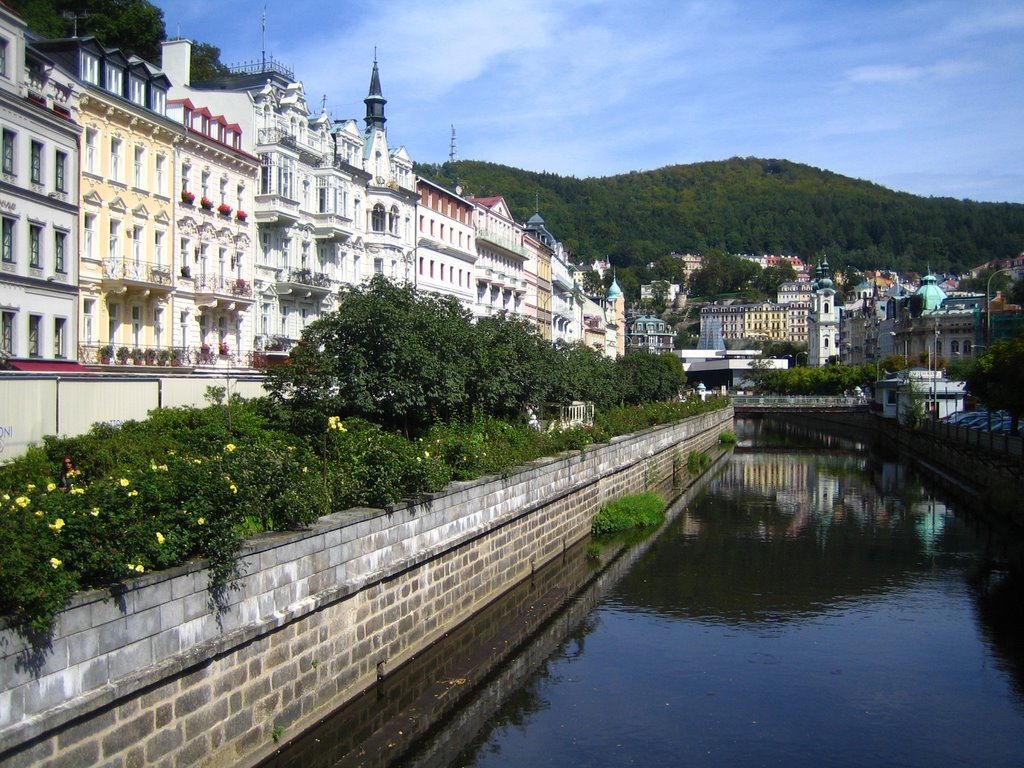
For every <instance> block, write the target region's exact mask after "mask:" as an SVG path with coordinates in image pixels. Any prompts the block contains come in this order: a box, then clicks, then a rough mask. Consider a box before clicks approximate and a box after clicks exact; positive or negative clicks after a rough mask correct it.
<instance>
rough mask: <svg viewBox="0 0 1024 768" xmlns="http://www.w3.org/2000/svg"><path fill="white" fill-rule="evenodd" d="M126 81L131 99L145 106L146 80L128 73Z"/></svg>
mask: <svg viewBox="0 0 1024 768" xmlns="http://www.w3.org/2000/svg"><path fill="white" fill-rule="evenodd" d="M128 82H129V83H130V86H129V87H130V88H131V100H132V101H133V102H135V103H136V104H138V105H139V106H140V107H144V106H146V81H145V80H143V79H142V78H139V77H135V75H130V76H129V78H128Z"/></svg>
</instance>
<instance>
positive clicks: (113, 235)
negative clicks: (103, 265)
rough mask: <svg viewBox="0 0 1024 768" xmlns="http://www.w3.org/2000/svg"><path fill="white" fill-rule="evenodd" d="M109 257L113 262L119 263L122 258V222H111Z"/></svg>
mask: <svg viewBox="0 0 1024 768" xmlns="http://www.w3.org/2000/svg"><path fill="white" fill-rule="evenodd" d="M108 255H109V257H110V260H111V261H112V262H117V261H118V259H119V257H120V256H121V222H119V221H112V222H110V242H109V254H108Z"/></svg>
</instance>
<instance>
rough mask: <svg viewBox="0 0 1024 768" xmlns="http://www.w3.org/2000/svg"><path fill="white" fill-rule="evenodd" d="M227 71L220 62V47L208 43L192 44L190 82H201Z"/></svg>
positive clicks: (227, 72)
mask: <svg viewBox="0 0 1024 768" xmlns="http://www.w3.org/2000/svg"><path fill="white" fill-rule="evenodd" d="M229 73H230V70H229V69H228V68H227V67H226V66H224V65H223V64H221V61H220V48H218V47H217V46H215V45H210V44H209V43H196V44H195V45H193V46H192V63H191V67H190V71H189V79H190V82H192V83H201V82H202V81H204V80H213V79H214V78H217V77H223V76H224V75H227V74H229Z"/></svg>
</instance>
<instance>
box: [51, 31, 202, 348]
mask: <svg viewBox="0 0 1024 768" xmlns="http://www.w3.org/2000/svg"><path fill="white" fill-rule="evenodd" d="M37 47H38V49H39V50H40V51H41V52H43V53H44V54H46V55H47V56H49V57H50V58H51V59H52V60H53V61H54V62H55V63H56V64H58V65H59V66H61V67H63V68H64V69H65V70H67V71H68V72H71V73H72V74H73V75H75V76H76V77H77V79H78V81H79V85H80V86H81V89H82V94H81V97H80V99H79V105H80V107H81V116H80V122H81V126H82V139H81V152H80V183H79V193H80V201H81V209H80V217H79V244H80V248H79V254H80V256H79V288H80V305H79V313H80V314H79V329H80V331H79V340H80V344H79V356H80V359H81V360H82V361H83V362H88V363H107V364H135V365H142V364H145V363H147V362H152V363H156V362H157V361H158V355H159V353H161V352H163V353H165V355H166V357H169V356H170V351H171V350H172V349H173V348H174V344H175V339H174V338H173V335H172V333H173V328H172V325H173V323H172V318H173V314H174V295H175V289H176V281H175V275H174V270H173V233H174V219H173V216H174V205H173V200H172V195H173V194H174V178H173V176H174V151H175V150H174V148H175V144H176V143H177V141H179V140H180V139H181V138H182V136H183V134H184V129H183V128H182V127H180V126H177V125H175V124H174V123H173V122H172V121H171V120H169V119H168V118H167V116H166V107H167V90H168V88H169V87H170V82H169V81H168V79H167V78H166V77H165V76H164V74H163V73H162V72H160V71H159V70H158V69H156V68H155V67H153V66H152V65H151V64H149V63H147V62H145V61H143V60H141V59H139V58H138V57H135V56H130V57H129V56H125V55H123V54H122V53H121V52H120V51H118V50H114V49H106V48H104V47H103V46H101V45H100V44H99V43H98V42H97V41H96V40H95V39H94V38H90V37H86V38H74V39H70V40H48V41H43V42H40V43H38V44H37ZM118 352H120V354H118ZM166 357H165V358H164V359H165V360H166Z"/></svg>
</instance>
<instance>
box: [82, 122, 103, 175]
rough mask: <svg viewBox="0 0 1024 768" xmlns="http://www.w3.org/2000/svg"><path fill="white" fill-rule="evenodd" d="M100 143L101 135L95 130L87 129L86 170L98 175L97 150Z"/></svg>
mask: <svg viewBox="0 0 1024 768" xmlns="http://www.w3.org/2000/svg"><path fill="white" fill-rule="evenodd" d="M99 143H100V134H99V131H97V130H96V129H95V128H86V129H85V170H86V171H88V172H89V173H96V148H97V147H98V146H99Z"/></svg>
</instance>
